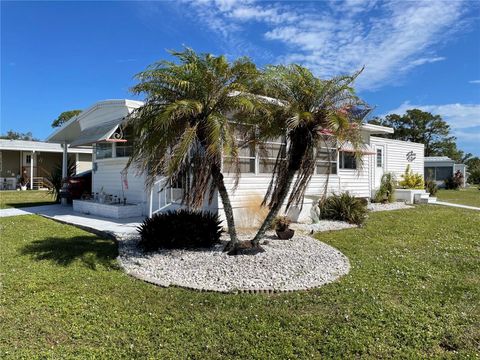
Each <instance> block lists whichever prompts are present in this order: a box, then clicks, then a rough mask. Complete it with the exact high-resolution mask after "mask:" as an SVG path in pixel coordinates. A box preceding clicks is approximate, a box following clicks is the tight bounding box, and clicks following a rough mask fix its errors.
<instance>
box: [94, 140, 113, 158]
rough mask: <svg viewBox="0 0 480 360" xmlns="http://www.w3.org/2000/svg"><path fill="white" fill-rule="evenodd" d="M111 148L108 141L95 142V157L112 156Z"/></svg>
mask: <svg viewBox="0 0 480 360" xmlns="http://www.w3.org/2000/svg"><path fill="white" fill-rule="evenodd" d="M112 154H113V148H112V144H110V143H96V144H95V157H96V158H97V159H109V158H111V157H112Z"/></svg>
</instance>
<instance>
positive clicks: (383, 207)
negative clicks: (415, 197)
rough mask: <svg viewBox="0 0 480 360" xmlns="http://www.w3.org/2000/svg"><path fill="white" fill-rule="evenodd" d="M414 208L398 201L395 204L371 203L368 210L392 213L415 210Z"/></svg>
mask: <svg viewBox="0 0 480 360" xmlns="http://www.w3.org/2000/svg"><path fill="white" fill-rule="evenodd" d="M413 208H414V206H411V205H407V204H405V203H404V202H402V201H397V202H393V203H386V204H380V203H370V204H368V210H370V211H372V212H375V211H391V210H401V209H413Z"/></svg>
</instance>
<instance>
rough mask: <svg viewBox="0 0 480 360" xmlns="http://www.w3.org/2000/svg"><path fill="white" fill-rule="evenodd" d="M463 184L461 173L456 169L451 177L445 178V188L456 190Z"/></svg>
mask: <svg viewBox="0 0 480 360" xmlns="http://www.w3.org/2000/svg"><path fill="white" fill-rule="evenodd" d="M462 185H463V174H462V172H461V171H460V170H457V171H456V172H455V174H454V175H453V176H452V177H449V178H448V179H445V188H446V189H449V190H458V189H459V188H460V187H461V186H462Z"/></svg>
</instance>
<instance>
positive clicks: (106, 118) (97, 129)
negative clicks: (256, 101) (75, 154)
mask: <svg viewBox="0 0 480 360" xmlns="http://www.w3.org/2000/svg"><path fill="white" fill-rule="evenodd" d="M141 105H142V102H140V101H133V100H106V101H101V102H98V103H96V104H95V105H93V106H92V107H90V108H89V109H87V110H85V111H83V112H82V113H81V114H79V115H78V116H76V117H75V118H73V119H71V120H70V121H69V122H68V123H66V124H65V125H64V126H63V127H62V128H60V129H58V130H57V131H56V132H54V133H53V134H52V135H50V137H49V138H48V139H47V140H48V141H50V142H58V143H65V144H69V148H68V149H69V150H68V151H70V149H72V147H74V146H80V145H82V146H84V145H93V148H94V151H93V177H92V179H93V180H92V182H93V184H92V191H93V192H94V196H98V195H99V194H103V195H102V196H104V195H107V196H108V195H111V197H112V198H113V197H117V199H119V198H122V199H123V198H126V202H128V203H130V204H136V206H137V209H136V210H135V211H137V212H138V214H140V213H141V214H143V215H149V214H152V213H154V212H157V211H163V210H168V209H173V208H178V207H179V200H180V198H181V192H182V189H181V188H168V189H165V190H163V191H160V189H161V188H162V187H163V185H164V184H163V180H162V179H161V178H159V181H158V182H157V184H156V185H155V187H154V188H153V189H152V191H150V190H148V189H146V188H145V178H144V176H142V175H139V174H136V173H135V170H134V169H130V170H129V172H128V174H127V173H124V172H123V169H124V168H125V165H126V163H127V160H128V156H129V155H130V151H131V148H130V142H129V140H131V139H129V133H128V131H126V130H125V128H124V126H123V125H124V123H125V117H126V116H127V115H128V114H130V113H131V112H132V111H133V110H134V109H136V108H138V107H140V106H141ZM391 133H393V129H391V128H388V127H384V126H378V125H372V124H365V125H363V126H362V135H363V137H364V140H365V143H366V146H365V148H364V150H363V153H364V157H363V162H362V164H357V163H356V161H355V158H354V156H353V149H352V148H351V147H349V146H348V145H344V146H341V147H340V149H337V144H333V145H332V146H331V148H329V149H327V148H326V149H325V150H324V151H323V152H322V154H321V155H319V160H318V163H317V167H316V171H315V174H314V175H313V177H312V180H311V182H310V185H309V187H308V189H307V192H306V198H305V202H304V206H303V207H302V209H292V210H291V213H290V215H291V216H292V217H294V218H298V219H305V218H307V217H308V216H309V211H310V208H311V204H312V202H313V201H315V199H317V198H318V197H319V196H320V195H321V194H322V192H323V191H324V188H325V186H326V180H327V173H328V153H329V152H330V153H331V156H332V157H331V158H332V159H333V161H332V165H331V170H330V175H329V176H328V179H329V180H328V184H327V188H328V192H329V193H332V192H337V193H338V192H344V191H349V192H351V193H352V194H354V195H356V196H359V197H365V198H369V197H371V196H372V194H373V193H374V192H375V189H377V188H378V186H379V184H380V179H381V176H382V174H383V173H385V172H388V171H392V172H395V174H396V175H397V176H399V175H400V173H403V171H404V170H405V168H406V166H407V165H408V164H411V165H412V168H413V170H414V171H415V172H418V173H420V174H422V175H423V151H424V150H423V149H424V146H423V144H415V143H410V142H404V141H396V140H389V139H384V138H381V137H374V136H373V135H382V134H391ZM125 140H126V141H125ZM280 146H281V140H276V141H271V142H269V143H267V144H266V147H267V149H268V151H267V154H265V153H262V154H261V153H260V152H259V151H258V149H255V148H253V147H248V148H245V149H242V150H241V152H240V165H241V178H240V181H239V184H238V187H237V188H236V189H235V190H233V187H234V180H235V178H234V176H233V174H232V175H229V173H228V168H227V166H224V174H225V182H226V185H227V188H229V189H230V192H231V201H232V206H233V208H234V211H235V213H236V216H237V218H238V219H241V218H244V217H247V218H248V216H244V215H248V214H247V213H248V212H249V211H251V209H250V208H249V206H250V204H251V203H252V201H255V200H257V199H259V198H262V197H263V196H264V194H265V192H266V190H267V187H268V183H269V181H270V177H271V171H272V167H273V164H274V162H275V159H276V157H277V154H278V151H279V149H280ZM224 163H228V159H224ZM224 165H225V164H224ZM102 201H103V200H102ZM89 206H91V205H89ZM98 206H100V205H98ZM206 208H207V209H209V210H211V211H218V212H219V214H220V215H221V216H223V209H222V203H221V201H220V199H219V197H218V196H216V197H215V198H214V199H213V202H212V203H211V204H210V205H208V206H206ZM82 211H91V210H87V209H84V208H82ZM135 211H133V212H132V213H129V214H132V215H133V214H134V213H135Z"/></svg>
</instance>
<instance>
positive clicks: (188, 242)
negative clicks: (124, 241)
mask: <svg viewBox="0 0 480 360" xmlns="http://www.w3.org/2000/svg"><path fill="white" fill-rule="evenodd" d="M220 224H221V221H220V220H219V218H218V215H217V214H213V213H210V212H198V211H192V210H179V211H169V212H166V213H160V214H155V215H154V216H152V217H151V218H147V219H145V220H144V221H143V223H142V224H141V225H140V226H139V227H138V231H139V233H140V237H141V239H140V242H139V244H140V246H141V247H142V248H143V249H144V250H145V251H155V250H158V249H161V248H163V249H183V248H188V249H195V248H206V247H211V246H213V245H214V244H217V243H219V242H220V235H221V234H222V227H221V225H220Z"/></svg>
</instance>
